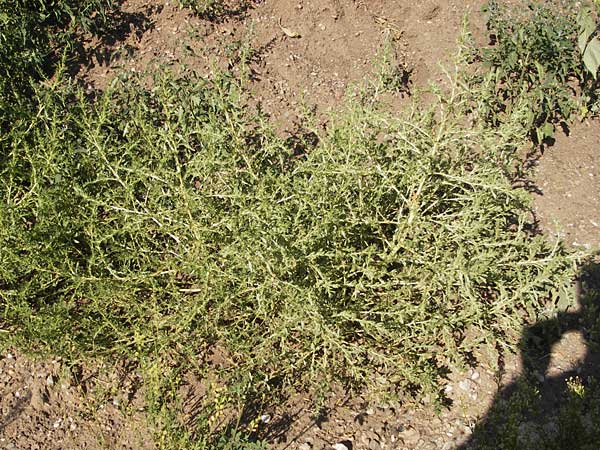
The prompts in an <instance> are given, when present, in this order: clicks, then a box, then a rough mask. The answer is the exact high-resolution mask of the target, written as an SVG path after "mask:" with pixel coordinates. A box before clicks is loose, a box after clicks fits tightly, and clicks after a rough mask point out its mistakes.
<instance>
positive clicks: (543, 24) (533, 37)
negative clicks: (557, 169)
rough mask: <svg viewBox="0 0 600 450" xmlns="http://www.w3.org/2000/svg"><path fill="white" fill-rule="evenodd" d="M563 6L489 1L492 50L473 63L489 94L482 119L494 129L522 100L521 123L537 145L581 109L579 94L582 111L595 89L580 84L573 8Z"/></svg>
mask: <svg viewBox="0 0 600 450" xmlns="http://www.w3.org/2000/svg"><path fill="white" fill-rule="evenodd" d="M563 3H564V2H563ZM563 3H559V2H535V3H534V2H531V3H524V5H523V8H514V7H511V8H508V7H506V6H503V5H501V4H500V3H499V2H497V1H491V2H489V3H488V5H487V7H486V8H485V10H486V12H487V14H488V19H487V27H488V30H489V32H490V36H491V39H492V42H493V45H492V46H491V47H489V48H484V49H481V50H480V51H479V52H478V55H477V58H480V59H481V60H482V62H483V65H484V67H485V70H486V71H487V73H486V74H485V75H483V76H485V77H489V78H490V79H491V81H492V83H493V89H494V90H493V92H491V93H490V96H489V98H488V100H487V104H486V105H480V106H483V113H484V114H485V115H486V117H487V120H488V121H489V122H490V123H491V124H494V125H497V124H498V123H499V122H501V121H502V120H504V118H505V117H509V116H510V115H511V109H512V108H513V107H514V106H515V105H516V104H518V103H519V101H520V99H526V101H527V102H528V103H529V104H530V112H529V114H528V115H527V117H526V124H527V127H528V128H529V129H530V131H531V133H532V137H533V138H534V139H535V140H536V141H537V142H538V143H541V142H542V141H544V139H546V138H549V137H552V136H553V134H554V128H555V125H556V124H557V123H560V122H563V121H568V120H569V119H570V118H571V116H572V114H573V113H574V112H576V111H578V110H579V109H580V108H581V107H582V106H581V105H580V103H579V102H578V100H577V97H578V95H580V91H581V95H580V97H581V101H582V102H583V103H584V105H583V106H584V107H585V108H588V106H589V107H591V105H586V102H588V101H593V98H594V96H593V95H591V94H592V91H593V90H594V89H595V88H594V86H593V85H591V84H590V83H586V76H585V72H584V71H585V68H584V64H583V62H582V56H581V53H580V51H579V49H578V48H577V36H578V34H579V26H578V20H577V13H576V7H575V5H574V4H571V3H568V4H563ZM588 37H589V36H588ZM587 58H589V56H588V57H587Z"/></svg>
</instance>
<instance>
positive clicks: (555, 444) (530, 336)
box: [456, 262, 600, 450]
mask: <svg viewBox="0 0 600 450" xmlns="http://www.w3.org/2000/svg"><path fill="white" fill-rule="evenodd" d="M577 300H578V306H577V307H576V308H574V310H572V311H565V312H561V313H559V314H558V315H557V316H556V317H554V318H551V319H548V320H543V321H540V322H537V323H535V324H534V325H532V326H530V327H528V328H526V329H525V330H524V332H523V335H522V338H521V341H520V345H519V350H520V352H521V362H522V366H521V367H522V375H521V376H520V377H519V378H518V379H517V380H516V381H515V382H514V383H511V384H510V385H508V386H505V387H503V388H502V389H501V390H500V391H499V392H498V393H497V395H496V398H495V400H494V403H493V405H492V406H491V408H490V409H489V411H488V413H487V415H486V417H485V418H484V419H482V420H481V421H480V423H478V424H477V425H476V427H475V430H474V432H473V434H472V436H471V437H470V439H469V440H468V441H467V442H465V443H464V444H463V445H461V446H460V447H458V448H457V449H456V450H474V449H499V450H500V449H507V450H509V449H510V450H513V449H514V450H517V449H519V450H520V449H552V450H563V449H564V450H576V449H590V450H592V449H599V448H600V388H599V387H598V383H597V381H598V378H599V375H600V353H599V352H598V348H597V345H596V344H595V342H597V339H598V335H599V334H600V333H599V332H600V320H599V317H600V314H599V313H600V265H599V264H598V263H597V262H591V263H588V264H587V265H585V266H584V267H583V268H582V269H581V271H580V276H579V279H578V280H577ZM569 332H579V333H581V334H582V335H583V337H584V339H585V344H586V348H585V356H584V357H583V359H582V360H581V363H580V364H578V365H577V366H576V367H571V368H569V369H568V370H558V372H559V373H557V369H558V368H557V367H551V355H552V350H553V348H554V347H555V346H556V344H557V343H558V342H559V341H560V340H561V338H563V336H564V335H565V334H566V333H569ZM501 369H502V367H501Z"/></svg>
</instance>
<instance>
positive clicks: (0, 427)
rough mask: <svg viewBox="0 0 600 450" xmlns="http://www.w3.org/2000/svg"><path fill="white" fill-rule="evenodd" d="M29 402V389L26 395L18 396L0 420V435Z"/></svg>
mask: <svg viewBox="0 0 600 450" xmlns="http://www.w3.org/2000/svg"><path fill="white" fill-rule="evenodd" d="M30 402H31V390H28V391H27V395H25V396H22V397H20V398H19V399H18V400H17V402H16V404H15V405H14V406H13V407H12V408H11V409H10V411H9V413H8V414H7V415H6V416H5V417H4V418H3V420H2V421H0V435H2V433H3V432H4V430H5V428H6V427H7V426H8V425H10V424H11V423H12V422H14V421H15V420H17V419H18V418H19V416H20V415H21V414H22V413H23V411H24V410H25V408H27V406H29V403H30Z"/></svg>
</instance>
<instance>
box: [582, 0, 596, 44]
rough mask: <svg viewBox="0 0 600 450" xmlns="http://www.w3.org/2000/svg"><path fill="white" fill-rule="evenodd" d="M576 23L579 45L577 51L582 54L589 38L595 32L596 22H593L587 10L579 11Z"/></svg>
mask: <svg viewBox="0 0 600 450" xmlns="http://www.w3.org/2000/svg"><path fill="white" fill-rule="evenodd" d="M577 22H578V23H579V39H578V41H577V43H578V44H579V51H580V52H581V53H582V54H583V53H584V52H585V49H586V46H587V43H588V41H589V39H590V36H591V35H592V33H593V32H594V30H596V22H594V19H593V18H592V14H591V11H590V9H589V8H585V9H583V10H581V12H580V13H579V17H578V19H577Z"/></svg>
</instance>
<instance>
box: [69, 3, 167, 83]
mask: <svg viewBox="0 0 600 450" xmlns="http://www.w3.org/2000/svg"><path fill="white" fill-rule="evenodd" d="M122 3H123V1H118V2H116V4H115V6H114V9H113V10H112V11H111V14H110V21H109V22H108V23H107V24H105V25H104V26H103V28H102V29H101V30H99V31H98V32H97V33H96V38H95V39H94V40H93V41H92V42H90V43H88V44H87V45H84V43H83V40H78V41H77V42H76V43H75V49H74V53H73V56H72V58H71V59H70V61H69V72H70V74H71V75H72V76H75V75H76V74H77V73H78V72H79V71H80V70H81V69H82V68H84V67H93V66H94V65H100V66H110V65H111V64H114V63H116V62H117V61H119V60H120V59H122V58H124V57H128V56H131V55H132V54H133V53H134V51H135V50H136V48H135V47H134V46H132V45H131V44H128V43H126V42H127V39H128V38H129V37H130V36H135V37H136V38H137V40H139V39H141V37H142V36H143V34H144V33H145V32H147V31H148V30H151V29H153V28H154V24H153V22H152V20H151V17H152V16H153V15H155V14H158V13H160V11H161V10H162V8H163V6H146V7H145V8H144V10H143V12H135V13H131V12H125V11H123V10H122V9H121V7H122Z"/></svg>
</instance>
